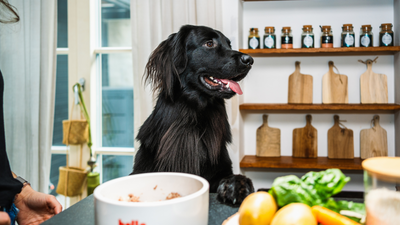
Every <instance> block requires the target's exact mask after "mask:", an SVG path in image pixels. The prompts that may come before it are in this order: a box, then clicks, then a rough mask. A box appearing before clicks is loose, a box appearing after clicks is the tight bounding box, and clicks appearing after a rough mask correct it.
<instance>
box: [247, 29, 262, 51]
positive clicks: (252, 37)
mask: <svg viewBox="0 0 400 225" xmlns="http://www.w3.org/2000/svg"><path fill="white" fill-rule="evenodd" d="M248 43H249V49H257V48H260V36H259V35H258V28H250V34H249V42H248Z"/></svg>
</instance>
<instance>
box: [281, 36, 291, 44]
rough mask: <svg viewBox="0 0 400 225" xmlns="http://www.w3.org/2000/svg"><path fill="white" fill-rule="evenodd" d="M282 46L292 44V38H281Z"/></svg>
mask: <svg viewBox="0 0 400 225" xmlns="http://www.w3.org/2000/svg"><path fill="white" fill-rule="evenodd" d="M281 41H282V44H293V37H290V36H283V37H282V38H281Z"/></svg>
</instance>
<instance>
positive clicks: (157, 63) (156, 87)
mask: <svg viewBox="0 0 400 225" xmlns="http://www.w3.org/2000/svg"><path fill="white" fill-rule="evenodd" d="M187 35H188V32H187V31H184V30H182V29H181V30H180V31H179V32H178V33H174V34H171V35H170V36H169V37H168V39H166V40H165V41H163V42H161V44H160V45H159V46H158V47H157V48H156V49H155V50H154V51H153V53H152V54H151V55H150V58H149V61H148V62H147V65H146V71H145V81H146V82H150V83H151V84H152V86H153V91H154V92H157V91H158V92H159V93H160V95H161V96H162V97H165V98H169V99H171V100H172V101H173V94H174V92H175V89H176V88H181V82H180V78H179V75H180V74H181V73H182V72H183V71H184V70H185V69H186V64H187V55H186V37H187Z"/></svg>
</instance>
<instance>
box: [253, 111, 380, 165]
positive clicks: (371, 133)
mask: <svg viewBox="0 0 400 225" xmlns="http://www.w3.org/2000/svg"><path fill="white" fill-rule="evenodd" d="M379 119H380V117H379V116H378V115H376V116H374V118H373V119H372V121H371V128H370V129H364V130H361V135H360V136H361V137H360V149H361V158H362V159H366V158H370V157H377V156H387V155H388V144H387V132H386V130H385V129H383V128H382V127H381V126H380V123H379ZM333 120H334V124H333V126H332V127H331V128H330V129H329V130H328V158H330V159H353V158H354V134H353V131H352V130H351V129H348V128H347V127H345V126H344V125H343V124H342V123H341V122H345V121H341V120H340V118H339V116H338V115H334V117H333ZM311 121H312V116H311V115H307V116H306V126H305V127H302V128H296V129H294V130H293V140H292V156H293V157H299V158H316V157H318V131H317V129H315V127H313V126H312V125H311ZM256 152H257V153H256V155H257V156H258V157H279V156H281V130H280V129H278V128H273V127H269V125H268V115H263V124H262V125H261V126H260V127H259V128H258V129H257V149H256Z"/></svg>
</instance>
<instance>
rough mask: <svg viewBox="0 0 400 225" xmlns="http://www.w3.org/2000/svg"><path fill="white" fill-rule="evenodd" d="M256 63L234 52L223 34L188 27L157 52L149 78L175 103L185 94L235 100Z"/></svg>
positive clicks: (152, 59)
mask: <svg viewBox="0 0 400 225" xmlns="http://www.w3.org/2000/svg"><path fill="white" fill-rule="evenodd" d="M252 64H253V58H252V57H250V56H249V55H246V54H243V53H241V52H238V51H234V50H232V48H231V45H230V41H229V39H228V38H227V37H225V36H224V35H223V34H222V33H221V32H219V31H217V30H214V29H212V28H209V27H204V26H192V25H185V26H183V27H181V29H180V30H179V32H178V33H174V34H171V35H170V36H169V37H168V39H167V40H165V41H163V42H162V43H161V44H160V45H159V46H158V47H157V48H156V49H155V50H154V51H153V53H152V55H151V56H150V59H149V62H148V63H147V65H146V72H147V74H146V77H145V78H146V80H147V81H150V82H151V83H152V84H153V90H154V91H158V92H159V95H160V96H161V97H164V98H168V99H171V100H172V101H173V100H174V97H175V96H176V95H178V94H181V93H187V94H188V95H192V96H193V95H201V96H205V97H219V98H231V97H232V96H234V95H235V94H236V93H238V94H242V90H241V89H240V86H239V84H238V83H237V82H239V81H240V80H242V79H243V78H244V77H245V76H246V75H247V73H248V72H249V70H250V69H251V66H252Z"/></svg>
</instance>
